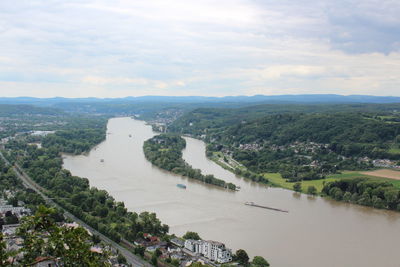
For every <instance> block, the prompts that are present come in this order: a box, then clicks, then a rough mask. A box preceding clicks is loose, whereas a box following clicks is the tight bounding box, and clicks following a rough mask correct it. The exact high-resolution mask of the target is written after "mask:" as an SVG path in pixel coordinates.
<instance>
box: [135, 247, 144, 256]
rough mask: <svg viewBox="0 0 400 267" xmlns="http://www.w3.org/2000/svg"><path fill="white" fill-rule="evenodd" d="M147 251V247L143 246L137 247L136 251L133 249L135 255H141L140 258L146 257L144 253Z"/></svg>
mask: <svg viewBox="0 0 400 267" xmlns="http://www.w3.org/2000/svg"><path fill="white" fill-rule="evenodd" d="M145 250H146V248H145V247H143V246H136V247H135V248H134V249H133V253H135V254H136V255H139V256H142V257H143V256H144V252H145Z"/></svg>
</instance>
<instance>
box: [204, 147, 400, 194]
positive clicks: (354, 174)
mask: <svg viewBox="0 0 400 267" xmlns="http://www.w3.org/2000/svg"><path fill="white" fill-rule="evenodd" d="M206 154H207V153H206ZM209 155H210V154H207V157H208V158H209V159H210V160H212V161H214V162H215V163H216V164H218V165H219V166H221V167H222V168H224V169H226V170H228V171H230V172H232V173H235V170H236V169H239V170H241V171H242V172H245V171H248V170H247V168H246V167H245V166H243V165H242V164H240V163H238V162H236V163H235V164H232V162H234V159H232V158H231V157H229V156H227V155H224V154H223V153H221V152H213V153H212V154H211V156H209ZM235 174H237V173H235ZM388 174H389V175H394V174H395V175H397V176H395V178H391V177H389V176H388ZM262 175H263V177H264V178H265V181H264V182H263V183H267V184H268V185H270V186H273V187H280V188H284V189H288V190H293V191H294V189H293V185H294V184H295V183H294V182H288V181H287V179H285V178H283V177H282V176H281V174H279V173H263V174H262ZM362 177H365V178H369V179H371V180H375V181H387V182H390V183H391V184H393V185H394V187H396V188H398V189H400V172H399V171H392V170H386V169H382V170H376V171H371V172H364V171H343V172H341V173H338V174H330V175H328V176H327V177H326V178H325V179H319V180H307V181H301V185H302V187H301V192H302V193H305V194H307V189H308V187H309V186H314V187H315V188H316V190H317V194H318V195H321V196H323V195H322V188H323V187H324V184H325V183H328V182H334V181H338V180H340V179H355V178H362ZM245 178H246V177H245Z"/></svg>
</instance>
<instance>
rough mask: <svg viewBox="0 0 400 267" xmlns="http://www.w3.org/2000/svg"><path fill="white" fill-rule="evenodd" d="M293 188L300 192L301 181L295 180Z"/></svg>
mask: <svg viewBox="0 0 400 267" xmlns="http://www.w3.org/2000/svg"><path fill="white" fill-rule="evenodd" d="M293 190H294V191H296V192H301V183H300V182H297V183H295V184H294V185H293Z"/></svg>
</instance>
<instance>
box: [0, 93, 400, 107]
mask: <svg viewBox="0 0 400 267" xmlns="http://www.w3.org/2000/svg"><path fill="white" fill-rule="evenodd" d="M144 102H157V103H243V102H246V103H280V104H284V103H400V97H395V96H370V95H347V96H345V95H335V94H307V95H254V96H225V97H205V96H139V97H125V98H94V97H89V98H63V97H54V98H35V97H10V98H9V97H0V103H1V104H34V105H54V104H56V103H144Z"/></svg>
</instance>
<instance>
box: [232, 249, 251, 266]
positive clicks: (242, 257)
mask: <svg viewBox="0 0 400 267" xmlns="http://www.w3.org/2000/svg"><path fill="white" fill-rule="evenodd" d="M235 259H236V260H237V261H238V262H239V263H240V264H241V265H244V266H247V265H248V264H249V255H247V252H246V251H245V250H244V249H239V250H237V251H236V254H235Z"/></svg>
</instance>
